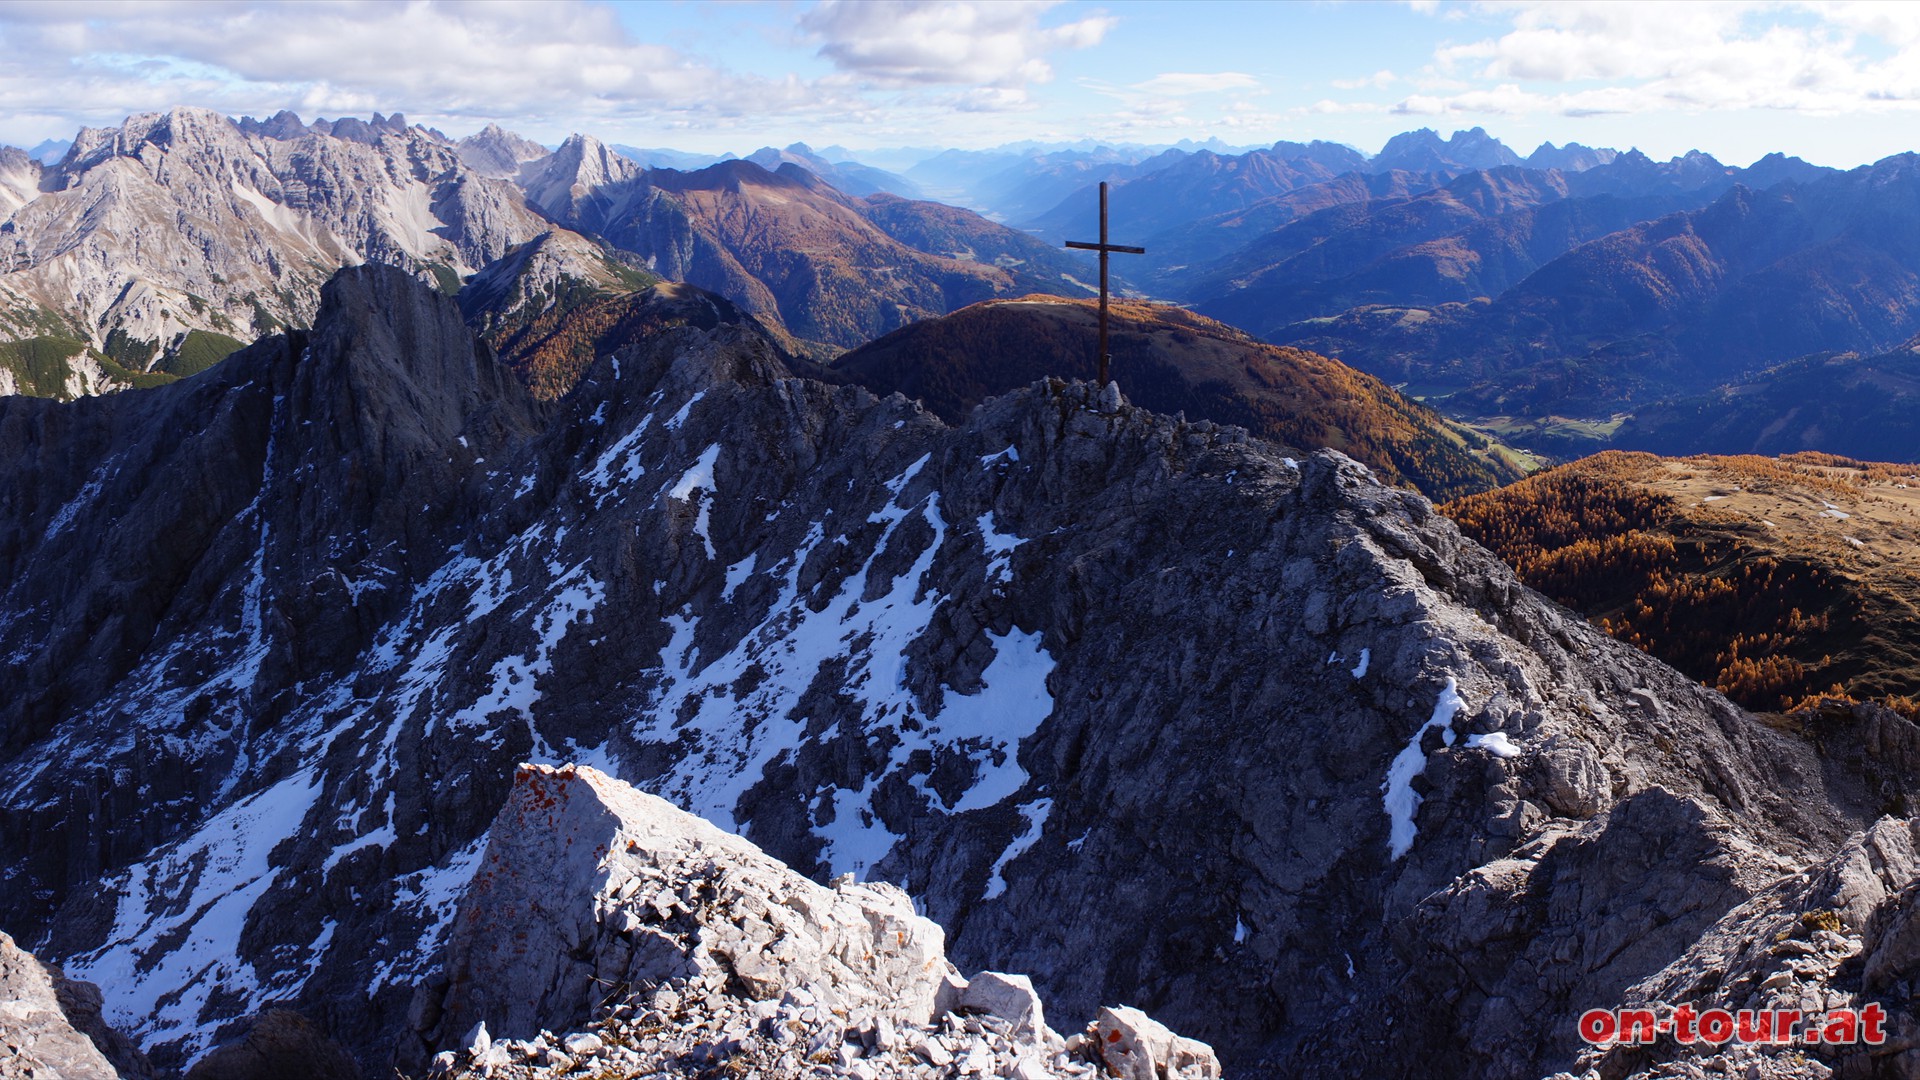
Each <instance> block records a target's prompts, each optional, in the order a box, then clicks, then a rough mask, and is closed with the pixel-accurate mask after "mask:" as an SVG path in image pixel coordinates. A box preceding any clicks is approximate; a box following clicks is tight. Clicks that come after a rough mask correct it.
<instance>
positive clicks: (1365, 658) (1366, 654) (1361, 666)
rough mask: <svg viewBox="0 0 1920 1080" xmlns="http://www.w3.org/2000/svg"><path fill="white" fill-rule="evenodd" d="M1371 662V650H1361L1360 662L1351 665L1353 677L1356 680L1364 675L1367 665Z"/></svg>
mask: <svg viewBox="0 0 1920 1080" xmlns="http://www.w3.org/2000/svg"><path fill="white" fill-rule="evenodd" d="M1372 662H1373V650H1372V649H1361V650H1360V662H1359V663H1357V664H1355V665H1353V677H1354V678H1356V679H1358V678H1361V677H1363V676H1365V675H1366V673H1367V665H1368V664H1371V663H1372Z"/></svg>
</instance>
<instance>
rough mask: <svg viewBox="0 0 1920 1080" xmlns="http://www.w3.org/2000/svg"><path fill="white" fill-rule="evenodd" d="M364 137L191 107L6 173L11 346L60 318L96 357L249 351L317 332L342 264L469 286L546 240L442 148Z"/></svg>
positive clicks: (392, 133)
mask: <svg viewBox="0 0 1920 1080" xmlns="http://www.w3.org/2000/svg"><path fill="white" fill-rule="evenodd" d="M334 126H335V127H336V128H337V127H338V125H334ZM360 126H361V127H362V128H366V129H367V130H366V131H365V132H359V133H358V136H359V137H355V138H349V137H347V136H346V135H343V134H341V133H340V132H338V131H335V132H334V133H333V134H322V133H320V132H317V131H312V130H305V129H303V130H302V131H301V133H300V134H299V135H298V136H297V137H293V138H288V137H287V136H288V135H291V134H292V132H291V131H288V130H283V128H282V127H276V126H273V123H272V122H269V124H268V125H267V126H265V127H262V126H261V125H254V126H253V130H252V131H251V132H248V131H243V130H242V128H241V127H240V126H238V125H236V124H235V123H234V122H233V121H231V120H228V119H227V118H226V117H223V116H221V115H219V114H217V113H213V112H210V111H207V110H204V109H186V108H181V109H174V110H172V111H171V112H167V113H155V114H144V115H140V116H135V117H132V118H130V119H128V120H127V121H126V123H125V124H123V125H121V126H120V127H119V128H117V129H87V130H83V131H82V132H80V134H79V135H78V136H77V137H76V139H75V142H74V146H73V148H72V150H71V151H70V152H69V153H68V155H67V156H66V158H65V159H64V160H63V161H62V162H61V163H60V165H59V166H57V167H56V168H54V169H53V170H51V171H50V172H49V173H48V174H47V175H45V176H44V177H41V178H39V179H38V181H37V183H36V184H35V185H34V186H33V187H32V188H31V189H29V188H27V187H26V186H25V180H26V179H28V178H29V177H28V174H27V173H20V172H19V171H18V170H5V171H0V188H4V189H5V190H6V191H8V192H13V193H14V194H9V195H5V196H0V200H7V199H14V198H18V199H19V200H20V205H18V206H17V208H15V207H11V206H5V204H4V202H0V209H7V210H10V211H11V214H10V216H8V217H7V218H6V220H5V221H4V222H0V271H4V272H0V284H4V285H5V286H6V288H7V289H8V290H9V291H10V292H12V293H15V294H17V295H18V296H19V297H21V298H22V304H23V305H24V306H23V308H22V310H21V313H20V317H19V318H16V319H13V322H12V326H11V329H10V332H9V336H28V335H30V334H32V333H44V332H45V330H44V328H42V327H41V326H40V325H39V324H36V323H35V322H34V319H33V317H32V316H34V315H35V314H37V313H51V314H52V315H53V316H54V317H55V318H57V319H58V320H59V321H61V322H64V323H65V324H66V326H67V327H68V330H69V332H71V333H78V334H79V335H80V336H81V337H82V338H84V339H88V340H91V341H92V342H93V343H94V344H96V345H101V344H105V343H106V341H107V338H108V336H109V334H110V333H111V332H112V331H114V330H120V331H123V332H124V333H125V334H126V335H127V336H128V337H129V338H131V339H133V340H134V341H135V342H144V343H148V346H147V349H148V356H149V357H151V356H152V355H153V350H154V349H157V348H161V347H165V346H167V345H170V344H171V343H173V342H174V341H176V340H177V339H178V337H179V336H180V335H181V334H183V333H184V332H186V331H188V330H193V329H201V330H210V331H217V332H221V333H226V334H230V335H233V336H237V337H240V338H242V339H246V338H251V337H253V336H254V334H255V332H256V331H259V332H264V330H265V329H266V328H267V325H268V324H267V323H266V321H265V320H267V319H276V320H279V321H281V322H284V323H288V324H291V325H306V324H307V323H308V322H309V321H310V320H311V317H312V315H313V312H314V310H315V306H316V304H317V301H318V298H319V289H320V286H321V284H322V283H323V282H325V281H326V280H327V278H328V277H329V276H331V275H332V274H333V272H334V271H335V270H337V269H338V268H340V267H342V266H348V265H353V264H356V263H360V262H382V263H391V264H395V265H400V266H404V267H407V268H409V269H414V270H418V271H420V272H422V273H429V272H441V273H444V274H446V275H456V276H457V275H464V274H469V273H472V272H473V271H475V270H476V269H478V268H480V267H482V266H484V265H486V264H487V263H489V262H491V261H493V260H494V259H497V258H499V257H500V256H501V255H502V254H504V253H505V252H506V250H507V249H508V248H509V247H511V246H512V245H515V244H519V243H523V242H525V241H527V240H530V239H532V238H533V237H535V236H538V235H540V234H541V233H543V232H545V231H547V230H548V229H549V228H550V227H551V226H549V225H548V224H547V223H545V222H544V221H542V220H541V218H540V217H539V215H538V214H536V213H534V212H532V211H530V210H529V209H528V208H527V207H526V205H525V202H524V199H523V197H522V196H521V194H520V192H519V191H518V189H517V188H515V187H514V186H513V185H512V184H511V183H509V182H506V181H503V180H493V179H487V178H485V177H483V176H481V175H478V174H476V173H475V172H474V171H472V170H471V169H469V168H467V167H466V166H465V165H464V164H463V163H462V161H461V158H460V157H459V154H458V152H457V151H456V148H455V147H454V146H453V145H452V144H451V143H448V142H447V141H446V140H444V139H442V138H440V137H438V136H435V135H432V134H430V133H428V132H425V131H422V130H420V129H417V128H406V127H405V126H404V125H403V124H396V123H389V122H386V120H385V118H382V123H381V125H380V126H379V127H378V128H373V127H369V126H368V125H366V124H364V123H361V124H360ZM16 174H18V175H16ZM16 180H18V181H19V182H15V181H16ZM435 268H439V270H438V271H435ZM41 321H42V322H44V315H43V316H41Z"/></svg>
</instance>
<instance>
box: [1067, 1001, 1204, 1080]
mask: <svg viewBox="0 0 1920 1080" xmlns="http://www.w3.org/2000/svg"><path fill="white" fill-rule="evenodd" d="M1092 1033H1093V1037H1094V1042H1095V1045H1097V1046H1098V1047H1099V1049H1100V1060H1101V1061H1103V1062H1104V1063H1105V1064H1106V1066H1107V1068H1108V1070H1109V1071H1110V1072H1111V1073H1112V1074H1113V1075H1114V1076H1118V1077H1121V1078H1122V1080H1215V1078H1217V1077H1219V1075H1220V1061H1219V1059H1218V1058H1216V1057H1214V1054H1213V1048H1212V1047H1210V1046H1208V1045H1207V1044H1205V1043H1200V1042H1195V1041H1193V1040H1192V1039H1183V1038H1181V1037H1180V1036H1178V1035H1175V1034H1174V1033H1173V1032H1171V1031H1168V1030H1167V1028H1166V1025H1164V1024H1162V1023H1160V1022H1159V1021H1157V1020H1155V1019H1154V1018H1153V1017H1151V1016H1148V1015H1147V1014H1146V1013H1143V1012H1141V1011H1140V1010H1138V1009H1130V1008H1126V1007H1124V1006H1122V1007H1119V1008H1109V1009H1101V1010H1100V1016H1099V1019H1097V1020H1095V1021H1094V1024H1093V1032H1092Z"/></svg>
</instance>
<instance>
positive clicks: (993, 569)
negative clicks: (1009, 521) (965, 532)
mask: <svg viewBox="0 0 1920 1080" xmlns="http://www.w3.org/2000/svg"><path fill="white" fill-rule="evenodd" d="M977 524H978V525H979V526H980V546H981V547H983V548H985V549H986V552H987V582H988V584H993V583H995V582H999V583H1006V582H1010V581H1012V580H1013V553H1014V550H1015V549H1017V548H1018V547H1019V546H1020V545H1021V544H1024V543H1026V541H1025V540H1023V539H1021V538H1020V537H1018V536H1015V535H1013V534H1012V533H1003V532H1001V531H1000V530H999V529H997V528H995V526H994V520H993V511H991V510H989V511H987V512H986V513H984V514H981V515H980V517H979V520H978V522H977Z"/></svg>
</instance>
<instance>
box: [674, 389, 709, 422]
mask: <svg viewBox="0 0 1920 1080" xmlns="http://www.w3.org/2000/svg"><path fill="white" fill-rule="evenodd" d="M706 396H707V392H706V391H705V390H700V391H696V392H695V393H694V395H693V396H692V397H690V398H688V399H687V403H686V404H685V405H682V406H680V411H679V412H677V413H674V414H673V417H672V418H671V419H669V420H668V421H667V430H668V431H679V430H680V425H681V424H684V423H686V422H687V416H688V414H690V413H692V412H693V407H694V406H695V405H697V404H699V403H700V399H701V398H703V397H706Z"/></svg>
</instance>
